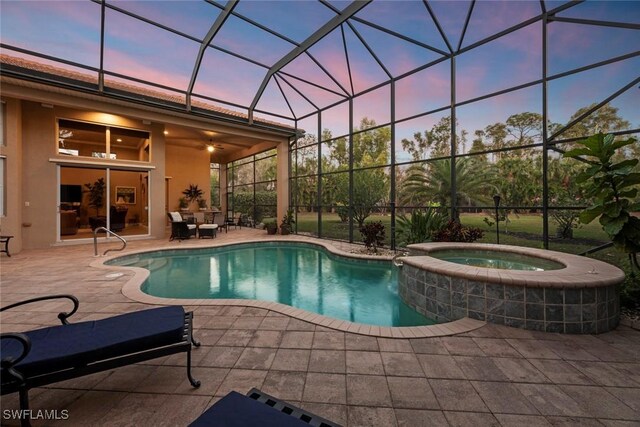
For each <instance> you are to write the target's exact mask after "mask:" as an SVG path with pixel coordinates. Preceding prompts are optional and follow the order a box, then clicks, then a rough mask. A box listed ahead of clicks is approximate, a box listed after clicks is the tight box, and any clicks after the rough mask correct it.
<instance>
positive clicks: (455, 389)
mask: <svg viewBox="0 0 640 427" xmlns="http://www.w3.org/2000/svg"><path fill="white" fill-rule="evenodd" d="M429 385H430V386H431V388H432V389H433V392H434V394H435V395H436V398H437V399H438V403H439V404H440V407H441V408H442V409H443V410H445V411H470V412H489V409H488V408H487V406H486V405H485V404H484V402H483V401H482V398H481V397H480V395H479V394H478V392H476V390H475V389H474V388H473V386H472V385H471V383H470V382H469V381H465V380H436V379H430V380H429Z"/></svg>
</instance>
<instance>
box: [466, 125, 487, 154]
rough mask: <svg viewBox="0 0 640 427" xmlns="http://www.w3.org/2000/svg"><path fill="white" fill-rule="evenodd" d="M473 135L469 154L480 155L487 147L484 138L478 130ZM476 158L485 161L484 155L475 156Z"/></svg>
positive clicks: (481, 131)
mask: <svg viewBox="0 0 640 427" xmlns="http://www.w3.org/2000/svg"><path fill="white" fill-rule="evenodd" d="M474 135H475V136H476V137H475V138H474V139H473V143H472V144H471V149H470V150H469V153H481V152H483V151H485V150H486V149H487V146H486V145H485V143H484V136H485V133H484V131H483V130H479V129H478V130H476V131H475V132H474ZM477 157H479V158H481V159H483V160H484V161H486V160H487V156H486V155H482V156H477Z"/></svg>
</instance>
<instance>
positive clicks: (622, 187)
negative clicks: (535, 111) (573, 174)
mask: <svg viewBox="0 0 640 427" xmlns="http://www.w3.org/2000/svg"><path fill="white" fill-rule="evenodd" d="M635 143H637V141H636V140H635V139H634V138H629V139H627V140H624V141H619V140H618V141H616V140H615V138H614V137H613V135H611V134H608V135H606V136H605V135H604V134H602V133H598V134H596V135H592V136H590V137H589V138H587V139H585V140H582V141H578V145H580V146H581V147H579V148H575V149H573V150H570V151H567V152H566V153H565V154H564V155H565V157H572V158H577V157H587V158H589V161H590V162H591V163H590V166H589V167H588V168H587V169H586V170H585V171H584V172H583V173H582V174H580V175H579V176H578V177H577V181H578V182H584V183H586V185H587V186H588V190H587V195H588V196H590V197H592V198H593V204H592V205H591V206H590V207H589V208H587V209H585V210H584V211H583V212H582V213H581V214H580V221H581V222H583V223H585V224H588V223H590V222H591V221H593V220H594V219H596V218H599V222H600V225H602V229H603V230H604V231H605V233H607V234H608V235H609V238H610V239H611V240H612V242H613V244H614V246H615V247H616V248H617V249H618V250H620V251H622V252H625V253H628V254H629V259H630V261H631V262H632V264H633V265H635V267H636V268H637V269H639V270H640V265H638V260H637V253H638V252H640V218H637V217H635V216H634V215H632V213H633V212H637V211H639V210H640V202H639V201H638V198H637V196H638V184H640V173H637V172H633V170H634V168H635V166H636V165H637V164H638V163H640V160H639V159H631V160H623V161H621V162H616V161H615V160H614V154H615V152H616V151H617V150H619V149H621V148H623V147H625V146H627V145H631V144H635Z"/></svg>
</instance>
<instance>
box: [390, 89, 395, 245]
mask: <svg viewBox="0 0 640 427" xmlns="http://www.w3.org/2000/svg"><path fill="white" fill-rule="evenodd" d="M390 88H391V103H390V104H391V105H390V110H391V111H390V112H389V113H390V115H391V148H390V151H391V159H390V160H391V167H390V173H389V180H390V181H391V191H390V192H389V204H390V208H391V230H390V232H391V250H392V251H393V250H395V249H396V82H395V81H393V80H392V81H391V84H390Z"/></svg>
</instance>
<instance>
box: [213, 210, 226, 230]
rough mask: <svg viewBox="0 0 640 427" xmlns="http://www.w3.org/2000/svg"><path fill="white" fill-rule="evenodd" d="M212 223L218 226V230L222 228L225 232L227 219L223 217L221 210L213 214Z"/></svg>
mask: <svg viewBox="0 0 640 427" xmlns="http://www.w3.org/2000/svg"><path fill="white" fill-rule="evenodd" d="M213 223H214V224H216V225H217V226H218V231H219V230H220V229H222V228H224V232H225V233H227V232H228V229H227V221H226V220H225V218H224V214H223V213H222V212H216V213H214V214H213Z"/></svg>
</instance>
